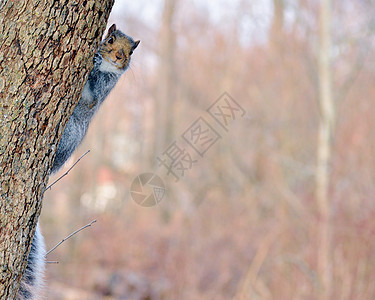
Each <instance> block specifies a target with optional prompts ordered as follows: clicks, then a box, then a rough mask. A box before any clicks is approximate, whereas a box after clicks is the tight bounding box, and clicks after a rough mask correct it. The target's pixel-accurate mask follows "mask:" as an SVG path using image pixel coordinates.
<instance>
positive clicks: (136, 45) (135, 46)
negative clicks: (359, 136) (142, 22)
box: [133, 41, 141, 50]
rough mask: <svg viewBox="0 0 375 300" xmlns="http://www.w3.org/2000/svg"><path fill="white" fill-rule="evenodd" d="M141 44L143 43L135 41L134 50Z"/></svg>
mask: <svg viewBox="0 0 375 300" xmlns="http://www.w3.org/2000/svg"><path fill="white" fill-rule="evenodd" d="M140 42H141V41H135V42H134V46H133V50H134V49H135V48H137V47H138V45H139V43H140Z"/></svg>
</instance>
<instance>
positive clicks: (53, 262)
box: [46, 261, 59, 264]
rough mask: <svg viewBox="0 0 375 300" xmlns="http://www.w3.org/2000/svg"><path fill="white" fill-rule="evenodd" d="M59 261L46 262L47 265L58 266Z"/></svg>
mask: <svg viewBox="0 0 375 300" xmlns="http://www.w3.org/2000/svg"><path fill="white" fill-rule="evenodd" d="M58 263H59V262H58V261H46V264H58Z"/></svg>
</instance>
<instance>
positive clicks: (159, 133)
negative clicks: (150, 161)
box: [154, 0, 177, 155]
mask: <svg viewBox="0 0 375 300" xmlns="http://www.w3.org/2000/svg"><path fill="white" fill-rule="evenodd" d="M176 4H177V0H164V9H163V16H162V25H161V29H160V66H159V84H158V86H157V94H158V98H157V99H156V100H157V102H156V107H155V134H154V136H155V147H154V153H155V154H156V155H161V153H162V152H163V151H164V150H165V148H166V147H167V146H168V145H169V144H170V143H171V142H172V138H173V137H172V135H173V102H174V100H175V97H176V76H175V58H174V55H175V47H176V37H175V32H174V30H173V24H172V23H173V18H174V15H175V7H176Z"/></svg>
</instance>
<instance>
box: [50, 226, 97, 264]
mask: <svg viewBox="0 0 375 300" xmlns="http://www.w3.org/2000/svg"><path fill="white" fill-rule="evenodd" d="M95 222H96V220H93V221H91V222H90V223H89V224H87V225H85V226H83V227H81V228H80V229H78V230H76V231H74V232H73V233H71V234H69V235H68V236H67V237H66V238H64V239H62V240H61V241H60V242H59V243H58V244H56V245H55V246H54V247H53V248H52V249H51V250H49V251H47V253H46V255H45V257H47V255H48V254H50V253H51V252H52V251H53V250H55V249H56V248H57V247H58V246H60V245H61V244H62V243H64V242H65V241H66V240H67V239H69V238H71V237H72V236H73V235H75V234H77V233H78V232H80V231H81V230H83V229H85V228H87V227H90V226H91V225H92V224H94V223H95Z"/></svg>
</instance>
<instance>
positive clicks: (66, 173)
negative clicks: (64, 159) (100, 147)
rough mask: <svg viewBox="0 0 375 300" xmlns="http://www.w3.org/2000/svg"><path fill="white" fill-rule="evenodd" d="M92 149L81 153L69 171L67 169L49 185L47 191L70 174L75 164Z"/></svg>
mask: <svg viewBox="0 0 375 300" xmlns="http://www.w3.org/2000/svg"><path fill="white" fill-rule="evenodd" d="M89 152H90V150H87V151H86V152H85V153H84V154H82V155H81V157H80V158H78V159H77V161H76V162H75V163H74V164H73V166H71V167H70V168H69V169H68V171H66V172H65V173H64V174H63V175H61V176H60V177H59V178H57V179H56V180H55V181H54V182H52V183H51V184H50V185H49V186H47V188H46V189H45V191H47V190H48V189H50V188H51V187H52V186H53V185H54V184H55V183H56V182H58V181H60V179H61V178H63V177H65V176H66V175H68V173H69V172H70V171H71V170H72V169H73V168H74V166H75V165H76V164H78V162H79V161H80V160H81V159H82V158H83V157H84V156H85V155H86V154H87V153H89Z"/></svg>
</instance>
